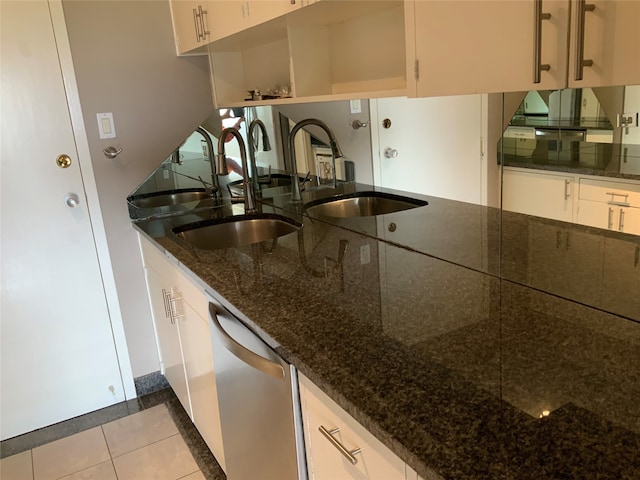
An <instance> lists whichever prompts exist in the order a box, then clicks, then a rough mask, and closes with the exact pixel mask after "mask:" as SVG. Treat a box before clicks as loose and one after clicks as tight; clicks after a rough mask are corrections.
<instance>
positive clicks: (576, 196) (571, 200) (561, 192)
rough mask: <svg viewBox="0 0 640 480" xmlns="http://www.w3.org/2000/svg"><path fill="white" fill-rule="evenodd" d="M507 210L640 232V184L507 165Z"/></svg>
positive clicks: (504, 193) (504, 185)
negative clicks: (528, 169) (541, 171)
mask: <svg viewBox="0 0 640 480" xmlns="http://www.w3.org/2000/svg"><path fill="white" fill-rule="evenodd" d="M502 208H503V209H504V210H507V211H511V212H516V213H524V214H526V215H534V216H537V217H544V218H551V219H553V220H560V221H563V222H572V223H578V224H580V225H588V226H590V227H596V228H602V229H606V230H615V231H617V232H623V233H630V234H632V235H640V183H639V182H637V181H634V180H618V179H615V180H610V179H602V178H595V177H594V176H585V175H575V176H573V175H571V174H564V173H558V172H548V171H545V172H543V173H539V171H537V170H536V171H527V170H526V169H519V168H513V167H504V169H503V176H502Z"/></svg>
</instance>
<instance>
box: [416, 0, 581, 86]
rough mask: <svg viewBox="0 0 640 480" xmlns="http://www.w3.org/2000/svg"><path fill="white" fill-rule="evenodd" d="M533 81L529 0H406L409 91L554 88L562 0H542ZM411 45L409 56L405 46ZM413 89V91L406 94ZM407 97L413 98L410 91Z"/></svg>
mask: <svg viewBox="0 0 640 480" xmlns="http://www.w3.org/2000/svg"><path fill="white" fill-rule="evenodd" d="M542 10H543V11H542V12H541V13H550V14H551V18H550V19H549V20H542V19H541V21H540V26H539V32H540V40H541V44H540V48H539V52H540V55H539V58H540V63H541V64H548V65H549V70H547V71H541V75H540V83H534V78H533V76H534V63H535V60H536V55H535V53H534V43H535V38H536V30H537V28H538V27H537V25H534V17H535V13H536V12H535V11H534V1H528V0H527V1H474V2H471V1H460V0H448V1H437V2H432V1H421V0H418V1H415V2H414V1H408V2H407V5H406V20H405V24H406V25H407V30H408V32H407V50H408V52H407V53H408V58H414V59H415V60H416V61H417V62H418V64H419V65H418V68H419V72H418V78H417V80H416V79H415V76H414V73H415V72H414V69H415V63H414V62H409V61H408V62H407V65H408V67H409V72H408V78H414V81H412V82H410V85H409V90H410V91H409V95H410V96H419V97H425V96H437V95H456V94H467V93H486V92H506V91H520V90H522V91H524V90H533V89H557V88H561V87H562V85H563V84H564V82H565V79H566V68H567V63H566V62H567V60H566V53H565V50H566V47H565V44H566V38H567V28H568V23H567V15H568V11H569V2H568V1H567V0H559V1H555V0H553V1H552V0H547V1H545V2H543V8H542ZM411 49H413V55H412V54H411V52H410V50H411ZM412 90H413V91H412ZM412 94H413V95H412Z"/></svg>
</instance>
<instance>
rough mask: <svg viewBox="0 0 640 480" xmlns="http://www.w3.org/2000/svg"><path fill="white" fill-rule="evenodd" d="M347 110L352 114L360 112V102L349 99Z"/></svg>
mask: <svg viewBox="0 0 640 480" xmlns="http://www.w3.org/2000/svg"><path fill="white" fill-rule="evenodd" d="M349 110H350V111H351V113H352V114H354V113H362V104H361V103H360V100H351V101H349Z"/></svg>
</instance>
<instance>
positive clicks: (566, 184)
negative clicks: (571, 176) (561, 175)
mask: <svg viewBox="0 0 640 480" xmlns="http://www.w3.org/2000/svg"><path fill="white" fill-rule="evenodd" d="M570 186H571V180H565V181H564V199H565V200H568V199H569V197H570V196H571V188H570Z"/></svg>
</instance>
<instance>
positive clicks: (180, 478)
mask: <svg viewBox="0 0 640 480" xmlns="http://www.w3.org/2000/svg"><path fill="white" fill-rule="evenodd" d="M198 472H200V473H202V470H200V469H199V468H198V469H196V470H194V471H193V472H190V473H187V474H186V475H183V476H181V477H178V478H176V480H182V479H183V478H187V477H188V476H189V475H193V474H194V473H198ZM202 476H203V477H204V473H203V474H202Z"/></svg>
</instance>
